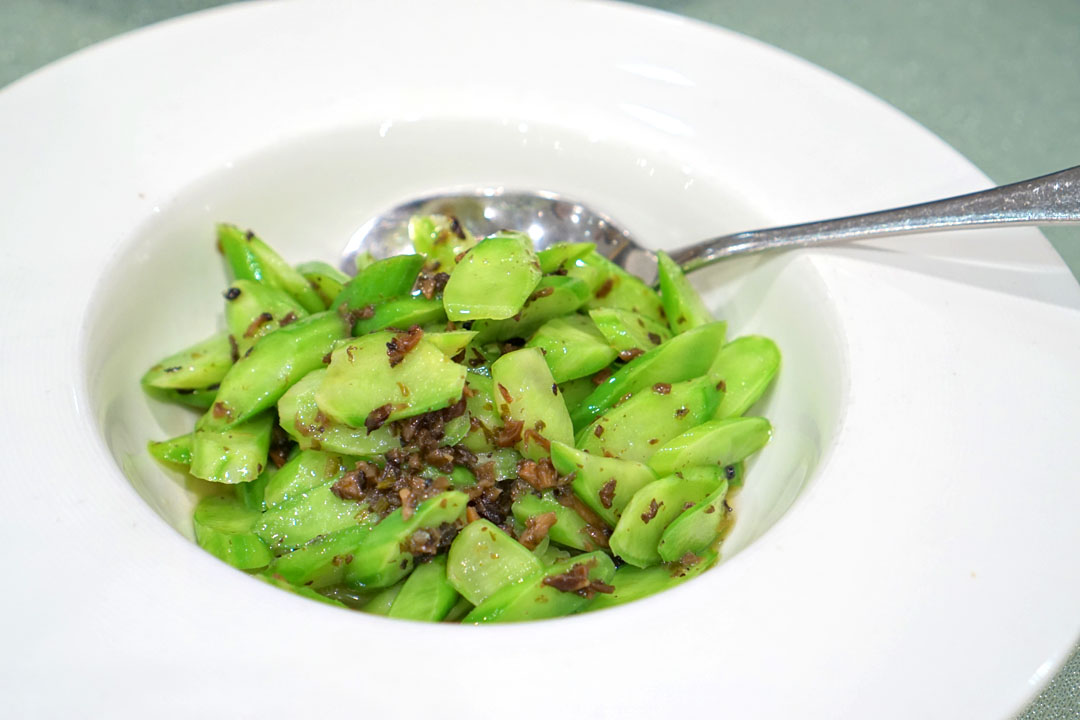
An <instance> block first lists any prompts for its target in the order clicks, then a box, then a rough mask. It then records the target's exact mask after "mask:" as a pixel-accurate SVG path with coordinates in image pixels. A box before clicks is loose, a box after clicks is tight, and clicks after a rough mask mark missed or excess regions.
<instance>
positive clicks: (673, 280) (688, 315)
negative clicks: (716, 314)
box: [656, 251, 714, 333]
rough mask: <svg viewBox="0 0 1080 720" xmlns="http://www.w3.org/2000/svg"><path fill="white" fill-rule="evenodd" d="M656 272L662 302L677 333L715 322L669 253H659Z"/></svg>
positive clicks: (674, 331)
mask: <svg viewBox="0 0 1080 720" xmlns="http://www.w3.org/2000/svg"><path fill="white" fill-rule="evenodd" d="M656 260H657V263H656V269H657V273H658V276H659V283H660V301H661V302H662V303H663V305H664V314H665V315H667V320H668V324H669V325H670V326H671V331H672V332H673V333H681V332H686V331H687V330H689V329H690V328H696V327H699V326H701V325H707V324H709V323H711V322H713V321H714V320H713V316H712V313H711V312H709V308H707V307H705V302H704V301H703V300H702V299H701V296H700V295H698V293H697V290H695V289H694V286H693V285H691V284H690V281H689V280H687V279H686V276H685V275H683V271H682V268H680V267H679V266H678V264H677V263H676V262H675V261H674V260H672V259H671V257H670V256H669V255H668V254H667V253H666V252H663V251H661V252H658V253H656Z"/></svg>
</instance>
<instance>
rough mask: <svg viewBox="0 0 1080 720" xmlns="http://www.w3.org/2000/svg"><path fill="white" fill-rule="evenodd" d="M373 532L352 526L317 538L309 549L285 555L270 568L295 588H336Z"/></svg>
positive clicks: (308, 546)
mask: <svg viewBox="0 0 1080 720" xmlns="http://www.w3.org/2000/svg"><path fill="white" fill-rule="evenodd" d="M369 532H371V528H370V527H369V526H367V525H352V526H350V527H346V528H344V529H342V530H338V531H336V532H332V533H330V534H328V535H322V536H320V537H317V538H315V539H314V540H312V541H311V542H309V543H308V544H307V545H303V546H302V547H299V548H297V549H296V550H293V551H292V552H290V553H287V554H285V555H282V556H281V557H279V558H278V559H277V560H275V561H274V562H273V563H272V564H271V565H270V568H269V571H270V572H271V573H273V574H276V575H280V576H281V577H283V578H284V579H286V580H288V581H289V582H291V583H293V584H294V585H307V586H308V587H312V588H320V587H326V586H327V585H335V584H337V583H340V582H341V581H342V580H343V579H344V578H345V568H346V567H347V566H348V564H349V563H350V562H352V551H353V550H355V549H356V548H357V547H358V546H359V545H360V544H361V543H362V542H363V541H364V538H365V537H367V534H368V533H369Z"/></svg>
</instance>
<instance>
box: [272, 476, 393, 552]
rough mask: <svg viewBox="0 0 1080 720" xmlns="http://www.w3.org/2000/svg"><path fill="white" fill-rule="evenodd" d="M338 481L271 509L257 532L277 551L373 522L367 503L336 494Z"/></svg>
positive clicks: (307, 491) (299, 495) (292, 548)
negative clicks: (334, 487) (335, 486)
mask: <svg viewBox="0 0 1080 720" xmlns="http://www.w3.org/2000/svg"><path fill="white" fill-rule="evenodd" d="M335 482H336V481H335V480H331V481H330V482H327V483H325V484H323V485H319V486H317V487H313V488H310V489H308V490H305V491H304V492H301V493H298V494H297V495H296V497H294V498H293V499H291V500H289V501H288V502H282V503H279V504H277V505H275V506H273V507H271V508H269V509H268V510H267V511H266V512H265V513H263V515H262V519H261V520H260V522H259V524H258V525H256V526H255V532H256V533H257V534H258V535H259V537H261V538H262V539H263V540H264V541H265V542H266V544H267V545H269V546H270V548H271V549H273V550H274V551H275V552H279V553H280V552H285V551H288V550H295V549H296V548H298V547H300V546H301V545H304V544H305V543H308V542H310V541H311V540H314V539H315V538H316V537H318V536H320V535H329V534H331V533H335V532H338V531H339V530H344V529H345V528H348V527H353V526H356V525H371V524H372V523H373V522H374V521H375V517H374V516H373V515H372V514H371V513H370V512H368V509H367V505H364V504H359V503H357V502H355V501H353V500H343V499H341V498H340V497H338V496H337V495H335V494H334V491H333V486H334V483H335Z"/></svg>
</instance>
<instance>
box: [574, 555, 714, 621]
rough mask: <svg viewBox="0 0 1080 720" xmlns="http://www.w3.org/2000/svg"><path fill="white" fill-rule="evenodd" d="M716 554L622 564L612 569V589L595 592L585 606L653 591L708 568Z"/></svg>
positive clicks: (608, 603)
mask: <svg viewBox="0 0 1080 720" xmlns="http://www.w3.org/2000/svg"><path fill="white" fill-rule="evenodd" d="M718 557H719V555H718V554H717V553H715V552H705V553H702V554H701V555H700V556H697V557H693V558H687V560H688V561H690V562H687V563H685V564H684V563H664V564H662V565H653V566H651V567H647V568H639V567H634V566H633V565H623V566H622V567H620V568H619V569H618V570H616V571H615V576H614V577H612V578H611V585H612V586H613V587H614V588H615V590H614V591H613V592H611V593H608V594H603V595H597V596H596V598H595V599H594V600H593V602H592V605H590V606H589V608H588V610H589V612H592V611H594V610H603V609H604V608H609V607H614V606H616V605H622V604H624V603H628V602H631V601H632V600H640V599H641V598H646V597H649V596H650V595H655V594H656V593H658V592H661V591H663V590H667V589H669V588H673V587H675V586H676V585H681V584H682V583H684V582H686V581H687V580H690V579H691V578H695V577H697V576H698V575H700V574H701V573H703V572H705V571H706V570H708V569H709V568H711V567H712V566H713V565H714V564H715V563H716V561H717V559H718Z"/></svg>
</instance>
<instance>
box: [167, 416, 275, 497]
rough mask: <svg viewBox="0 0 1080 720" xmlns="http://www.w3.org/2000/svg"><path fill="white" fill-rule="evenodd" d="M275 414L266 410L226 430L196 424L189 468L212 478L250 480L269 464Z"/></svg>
mask: <svg viewBox="0 0 1080 720" xmlns="http://www.w3.org/2000/svg"><path fill="white" fill-rule="evenodd" d="M273 427H274V414H273V413H270V412H264V413H262V414H260V415H256V416H255V417H253V418H251V419H250V420H245V421H244V422H242V423H239V424H238V425H234V426H233V427H231V428H228V429H225V430H217V429H213V428H196V430H195V434H194V436H193V439H192V442H191V465H190V467H189V468H188V471H189V472H190V473H191V474H192V475H194V476H195V477H197V478H202V479H203V480H209V481H211V482H218V483H226V484H229V485H235V484H236V483H242V482H249V481H251V480H254V479H255V478H257V477H259V475H260V474H261V473H262V471H263V470H264V469H265V468H266V463H267V456H268V455H269V452H270V432H271V430H272V429H273Z"/></svg>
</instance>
